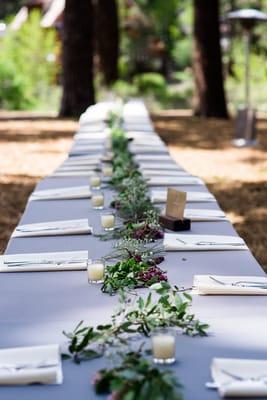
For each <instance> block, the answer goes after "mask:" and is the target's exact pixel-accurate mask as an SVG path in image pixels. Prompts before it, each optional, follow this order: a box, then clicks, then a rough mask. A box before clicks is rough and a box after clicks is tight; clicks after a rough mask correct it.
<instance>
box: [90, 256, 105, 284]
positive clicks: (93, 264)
mask: <svg viewBox="0 0 267 400" xmlns="http://www.w3.org/2000/svg"><path fill="white" fill-rule="evenodd" d="M87 274H88V282H89V283H103V282H104V274H105V264H104V262H103V260H89V262H88V264H87Z"/></svg>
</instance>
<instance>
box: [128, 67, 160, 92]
mask: <svg viewBox="0 0 267 400" xmlns="http://www.w3.org/2000/svg"><path fill="white" fill-rule="evenodd" d="M133 84H134V86H136V88H137V90H138V93H139V94H140V95H146V94H147V95H148V94H153V95H155V96H162V95H164V94H165V93H166V90H167V84H166V80H165V78H164V77H163V76H162V75H161V74H158V73H156V72H147V73H144V74H139V75H136V76H135V77H134V79H133Z"/></svg>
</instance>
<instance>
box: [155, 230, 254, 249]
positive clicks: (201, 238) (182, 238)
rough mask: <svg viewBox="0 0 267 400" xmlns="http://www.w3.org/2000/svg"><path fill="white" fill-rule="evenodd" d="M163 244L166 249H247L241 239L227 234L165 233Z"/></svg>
mask: <svg viewBox="0 0 267 400" xmlns="http://www.w3.org/2000/svg"><path fill="white" fill-rule="evenodd" d="M163 246H164V249H165V250H166V251H215V250H216V251H222V250H248V247H247V245H246V243H245V242H244V240H243V239H241V238H240V237H239V236H229V235H191V234H178V233H177V234H176V233H165V234H164V239H163Z"/></svg>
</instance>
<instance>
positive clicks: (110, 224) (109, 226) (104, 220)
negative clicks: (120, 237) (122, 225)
mask: <svg viewBox="0 0 267 400" xmlns="http://www.w3.org/2000/svg"><path fill="white" fill-rule="evenodd" d="M101 225H102V227H103V228H104V229H105V230H107V231H109V230H113V229H114V225H115V215H113V214H103V215H101Z"/></svg>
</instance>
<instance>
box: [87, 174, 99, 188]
mask: <svg viewBox="0 0 267 400" xmlns="http://www.w3.org/2000/svg"><path fill="white" fill-rule="evenodd" d="M90 186H91V187H92V188H93V189H99V188H100V186H101V179H100V177H99V176H97V175H94V176H91V178H90Z"/></svg>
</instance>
